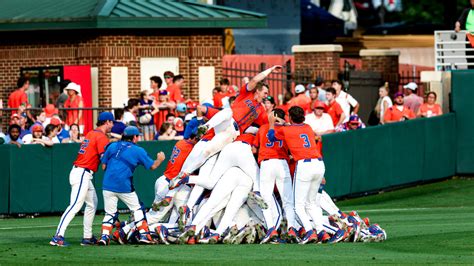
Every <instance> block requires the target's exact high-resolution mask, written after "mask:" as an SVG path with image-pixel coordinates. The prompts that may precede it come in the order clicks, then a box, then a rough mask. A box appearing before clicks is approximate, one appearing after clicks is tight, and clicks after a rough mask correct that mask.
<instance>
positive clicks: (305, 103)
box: [289, 93, 311, 110]
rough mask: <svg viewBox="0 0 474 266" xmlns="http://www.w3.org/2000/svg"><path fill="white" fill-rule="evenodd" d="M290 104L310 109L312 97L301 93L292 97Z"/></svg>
mask: <svg viewBox="0 0 474 266" xmlns="http://www.w3.org/2000/svg"><path fill="white" fill-rule="evenodd" d="M289 104H290V106H299V107H301V108H303V110H308V109H309V108H311V107H310V105H311V99H310V98H309V97H308V96H306V94H304V93H301V94H298V96H296V97H295V98H293V99H291V101H290V102H289Z"/></svg>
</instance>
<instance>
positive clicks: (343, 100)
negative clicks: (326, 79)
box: [331, 80, 359, 122]
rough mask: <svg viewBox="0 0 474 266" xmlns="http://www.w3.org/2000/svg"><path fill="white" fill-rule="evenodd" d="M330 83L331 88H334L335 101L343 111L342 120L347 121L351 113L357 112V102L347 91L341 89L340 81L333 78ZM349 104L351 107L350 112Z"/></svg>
mask: <svg viewBox="0 0 474 266" xmlns="http://www.w3.org/2000/svg"><path fill="white" fill-rule="evenodd" d="M331 83H332V88H334V89H335V90H336V101H337V102H338V103H339V105H340V106H341V108H342V110H343V111H344V115H345V118H344V122H347V121H349V116H350V115H351V114H357V113H358V112H359V103H358V102H357V100H356V99H354V97H352V96H351V95H350V94H349V93H346V92H345V91H343V90H342V82H341V81H340V80H333V81H332V82H331ZM351 106H352V108H353V111H352V112H351Z"/></svg>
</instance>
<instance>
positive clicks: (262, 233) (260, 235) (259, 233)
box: [254, 223, 267, 242]
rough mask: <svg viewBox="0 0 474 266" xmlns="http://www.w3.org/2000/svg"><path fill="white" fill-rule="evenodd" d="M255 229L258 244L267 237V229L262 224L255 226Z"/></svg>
mask: <svg viewBox="0 0 474 266" xmlns="http://www.w3.org/2000/svg"><path fill="white" fill-rule="evenodd" d="M254 227H255V230H256V231H257V239H256V241H257V242H260V241H262V239H263V238H264V237H265V236H266V235H267V234H266V233H265V228H264V227H263V225H261V224H259V223H256V224H255V225H254Z"/></svg>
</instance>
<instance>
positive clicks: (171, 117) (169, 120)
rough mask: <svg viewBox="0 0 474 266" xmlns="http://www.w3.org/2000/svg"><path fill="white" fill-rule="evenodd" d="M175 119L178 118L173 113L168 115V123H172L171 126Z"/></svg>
mask: <svg viewBox="0 0 474 266" xmlns="http://www.w3.org/2000/svg"><path fill="white" fill-rule="evenodd" d="M175 118H176V116H175V115H174V114H173V113H170V114H167V115H166V122H167V123H170V124H173V122H174V119H175Z"/></svg>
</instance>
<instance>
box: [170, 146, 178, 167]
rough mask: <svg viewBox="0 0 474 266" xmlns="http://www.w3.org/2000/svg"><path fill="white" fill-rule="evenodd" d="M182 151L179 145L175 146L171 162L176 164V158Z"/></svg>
mask: <svg viewBox="0 0 474 266" xmlns="http://www.w3.org/2000/svg"><path fill="white" fill-rule="evenodd" d="M180 152H181V150H180V149H178V148H177V147H174V148H173V152H172V153H171V158H170V162H171V163H172V164H174V161H175V160H176V158H177V157H178V156H179V153H180Z"/></svg>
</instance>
